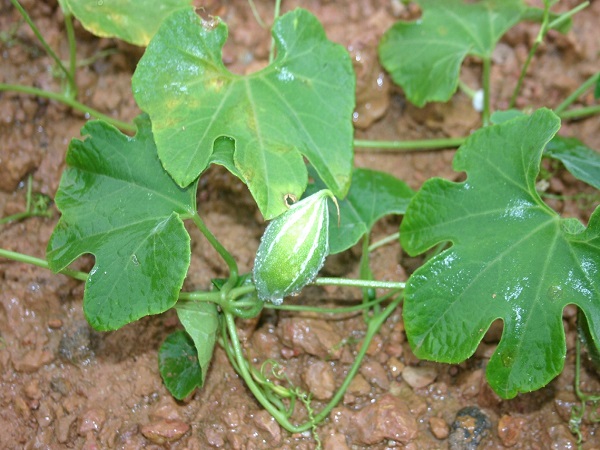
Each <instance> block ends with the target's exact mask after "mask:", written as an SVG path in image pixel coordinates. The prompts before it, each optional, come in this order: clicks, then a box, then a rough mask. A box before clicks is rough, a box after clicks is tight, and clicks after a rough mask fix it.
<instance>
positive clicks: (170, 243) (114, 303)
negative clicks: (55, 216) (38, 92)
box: [47, 116, 196, 330]
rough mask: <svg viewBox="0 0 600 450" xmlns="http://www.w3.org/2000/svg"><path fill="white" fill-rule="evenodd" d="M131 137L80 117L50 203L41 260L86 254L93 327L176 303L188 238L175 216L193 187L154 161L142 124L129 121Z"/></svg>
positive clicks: (185, 210)
mask: <svg viewBox="0 0 600 450" xmlns="http://www.w3.org/2000/svg"><path fill="white" fill-rule="evenodd" d="M136 124H137V127H138V133H137V134H136V136H135V137H133V138H131V137H129V136H125V135H123V134H121V132H119V131H118V130H117V129H116V128H114V127H112V126H111V125H108V124H106V123H104V122H101V121H93V122H88V123H87V124H86V125H85V126H84V127H83V129H82V134H87V135H89V137H88V138H87V139H86V140H84V141H80V140H77V139H74V140H72V141H71V144H70V145H69V151H68V153H67V165H68V168H67V169H66V170H65V171H64V173H63V175H62V178H61V182H60V186H59V189H58V192H57V194H56V199H55V200H56V205H57V207H58V209H59V210H60V211H61V212H62V217H61V219H60V221H59V222H58V224H57V225H56V228H55V229H54V232H53V234H52V237H51V238H50V242H49V244H48V249H47V258H48V262H49V264H50V267H51V268H52V270H54V271H60V270H62V269H64V268H65V267H66V266H67V265H69V264H70V263H71V262H72V261H73V260H74V259H76V258H77V257H79V256H81V255H82V254H84V253H92V254H93V255H94V256H95V257H96V263H95V265H94V267H93V269H92V270H91V272H90V274H89V276H88V279H87V282H86V285H85V294H84V299H83V309H84V313H85V315H86V317H87V319H88V321H89V323H90V324H91V325H92V326H93V327H94V328H96V329H98V330H114V329H117V328H119V327H121V326H123V325H125V324H127V323H129V322H133V321H135V320H137V319H139V318H141V317H143V316H146V315H150V314H158V313H161V312H163V311H166V310H167V309H169V308H170V307H172V306H173V305H174V304H175V302H176V301H177V298H178V295H179V290H180V289H181V286H182V284H183V280H184V278H185V275H186V272H187V269H188V266H189V263H190V238H189V235H188V233H187V231H186V230H185V227H184V225H183V222H182V220H181V217H180V216H184V217H189V216H191V215H193V214H195V212H196V199H195V194H196V186H195V185H192V186H189V187H188V188H186V189H182V188H180V187H179V186H177V185H176V184H175V183H174V182H173V180H172V179H171V178H170V177H169V175H168V174H167V173H166V172H165V171H164V169H163V168H162V166H161V165H160V161H159V160H158V157H157V155H156V147H155V145H154V141H153V140H152V131H151V129H150V121H149V120H148V118H147V116H146V117H140V118H138V119H136Z"/></svg>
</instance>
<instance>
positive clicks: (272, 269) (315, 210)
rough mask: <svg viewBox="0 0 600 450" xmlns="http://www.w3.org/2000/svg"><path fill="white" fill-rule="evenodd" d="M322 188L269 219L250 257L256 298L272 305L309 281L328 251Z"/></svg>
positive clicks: (327, 227) (327, 210)
mask: <svg viewBox="0 0 600 450" xmlns="http://www.w3.org/2000/svg"><path fill="white" fill-rule="evenodd" d="M328 197H329V198H332V199H333V200H334V201H335V197H334V196H333V194H332V193H331V191H329V190H327V189H323V190H321V191H319V192H316V193H315V194H313V195H311V196H309V197H306V198H305V199H302V200H300V201H299V202H297V203H295V204H293V205H292V206H291V207H290V209H289V210H287V211H286V212H285V213H283V214H281V215H280V216H278V217H276V218H275V219H273V221H271V223H270V224H269V226H268V227H267V229H266V230H265V233H264V234H263V237H262V239H261V241H260V246H259V247H258V252H257V253H256V258H255V260H254V271H253V276H254V284H255V286H256V291H257V293H258V297H259V298H260V299H262V300H264V301H270V302H272V303H274V304H276V305H279V304H281V302H282V301H283V297H286V296H288V295H292V294H295V293H297V292H299V291H300V290H301V289H302V288H303V287H304V286H306V285H307V284H308V283H310V282H311V281H313V280H314V279H315V277H316V276H317V273H318V272H319V270H320V269H321V267H323V264H324V263H325V257H326V256H327V255H328V254H329V207H328V204H327V198H328Z"/></svg>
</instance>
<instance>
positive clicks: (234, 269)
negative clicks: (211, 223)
mask: <svg viewBox="0 0 600 450" xmlns="http://www.w3.org/2000/svg"><path fill="white" fill-rule="evenodd" d="M192 220H193V221H194V223H195V224H196V226H197V227H198V229H199V230H200V232H201V233H202V234H203V235H204V237H205V238H206V240H207V241H208V242H209V243H210V245H212V246H213V248H214V249H215V250H216V251H217V253H218V254H219V255H220V256H221V258H223V260H224V261H225V264H227V267H228V268H229V278H228V280H227V281H226V282H225V284H224V285H223V287H222V289H221V291H222V292H225V293H227V292H229V290H230V289H231V288H232V287H233V286H235V284H236V283H237V280H238V275H239V272H238V266H237V263H236V262H235V258H234V257H233V256H232V255H231V253H229V252H228V251H227V249H226V248H225V247H224V246H223V244H221V243H220V242H219V240H218V239H217V238H216V237H215V235H214V234H212V233H211V231H210V230H209V229H208V227H207V226H206V224H205V223H204V221H203V220H202V218H201V217H200V216H199V215H198V213H196V214H194V215H193V216H192Z"/></svg>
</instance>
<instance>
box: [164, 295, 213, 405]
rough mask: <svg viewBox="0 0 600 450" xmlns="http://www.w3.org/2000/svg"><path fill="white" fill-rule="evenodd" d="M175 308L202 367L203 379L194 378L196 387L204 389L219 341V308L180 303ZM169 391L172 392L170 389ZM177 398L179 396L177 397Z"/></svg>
mask: <svg viewBox="0 0 600 450" xmlns="http://www.w3.org/2000/svg"><path fill="white" fill-rule="evenodd" d="M175 308H176V309H177V316H178V317H179V320H180V321H181V324H182V325H183V327H184V328H185V331H187V333H188V334H189V335H190V337H191V338H192V340H193V341H194V345H195V350H196V355H195V356H196V361H197V363H198V364H199V365H200V370H201V373H200V375H201V377H200V379H198V378H194V379H195V380H196V381H197V383H196V384H195V385H194V387H196V386H198V387H202V386H203V384H204V380H205V379H206V373H207V372H208V366H209V365H210V361H211V360H212V355H213V350H214V348H215V341H216V339H217V330H218V328H219V317H218V313H217V306H216V305H215V304H214V303H209V302H193V301H179V302H177V305H175ZM182 382H183V381H182ZM190 384H191V381H190ZM169 391H171V390H170V389H169ZM171 393H172V391H171ZM188 394H189V392H188V393H186V394H185V395H183V397H186V396H187V395H188ZM173 395H175V394H173ZM175 397H177V396H176V395H175ZM183 397H177V398H183Z"/></svg>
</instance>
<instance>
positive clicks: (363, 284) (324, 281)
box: [311, 278, 406, 289]
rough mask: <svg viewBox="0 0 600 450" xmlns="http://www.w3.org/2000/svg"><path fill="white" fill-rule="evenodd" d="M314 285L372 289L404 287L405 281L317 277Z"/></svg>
mask: <svg viewBox="0 0 600 450" xmlns="http://www.w3.org/2000/svg"><path fill="white" fill-rule="evenodd" d="M311 284H314V285H315V286H347V287H360V288H374V289H404V288H405V287H406V283H403V282H400V281H378V280H353V279H349V278H317V279H316V280H315V281H313V282H312V283H311Z"/></svg>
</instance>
